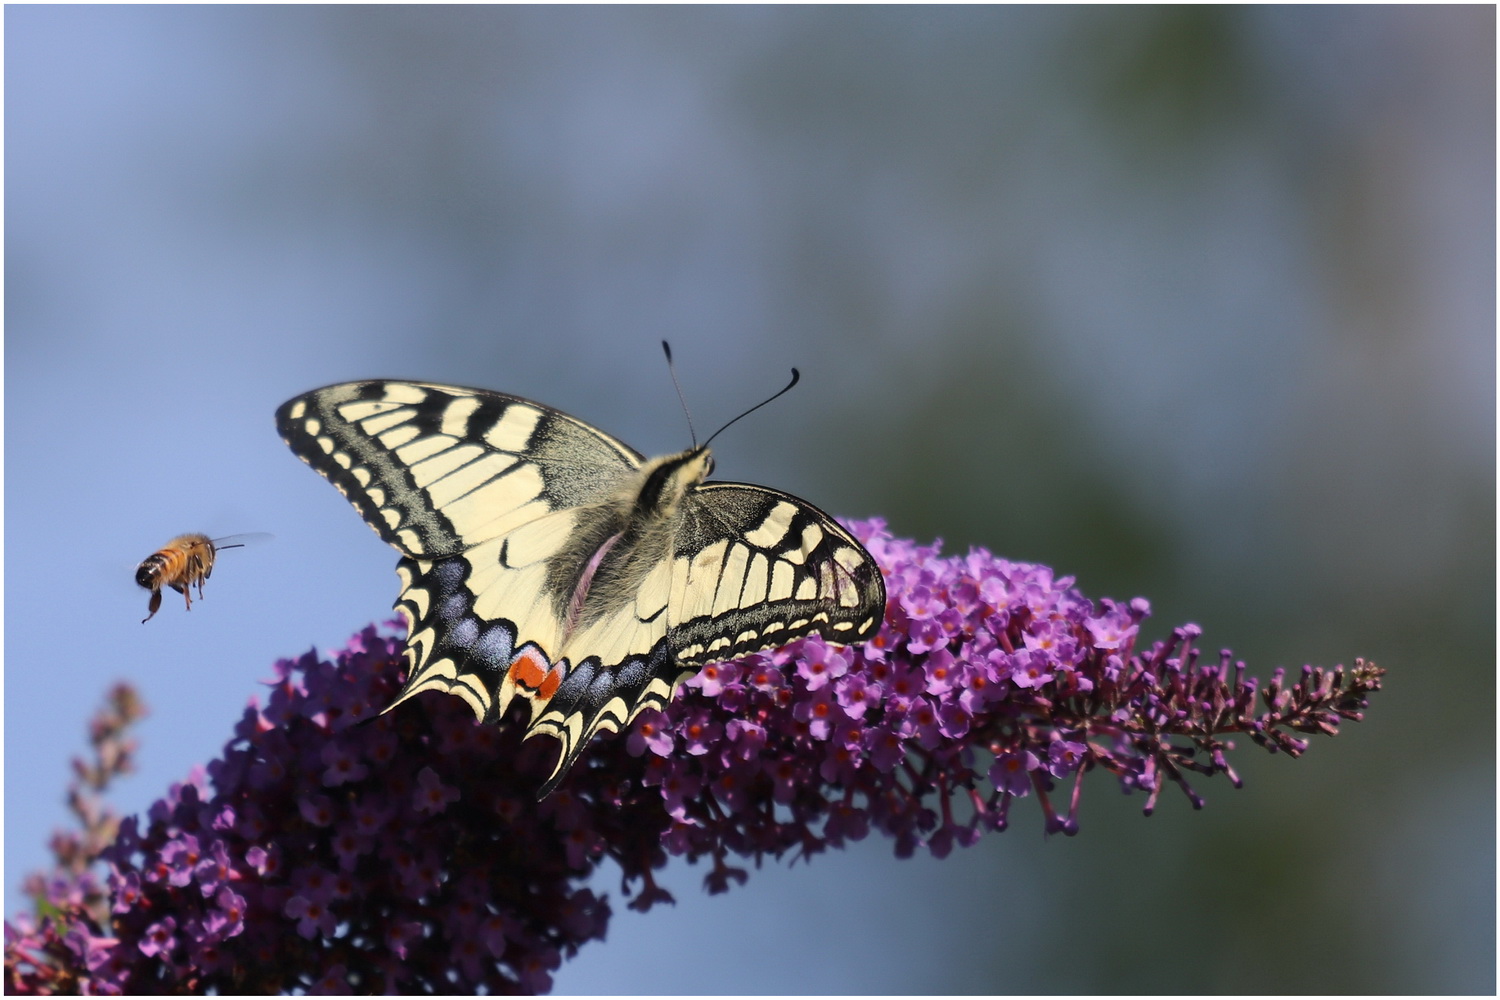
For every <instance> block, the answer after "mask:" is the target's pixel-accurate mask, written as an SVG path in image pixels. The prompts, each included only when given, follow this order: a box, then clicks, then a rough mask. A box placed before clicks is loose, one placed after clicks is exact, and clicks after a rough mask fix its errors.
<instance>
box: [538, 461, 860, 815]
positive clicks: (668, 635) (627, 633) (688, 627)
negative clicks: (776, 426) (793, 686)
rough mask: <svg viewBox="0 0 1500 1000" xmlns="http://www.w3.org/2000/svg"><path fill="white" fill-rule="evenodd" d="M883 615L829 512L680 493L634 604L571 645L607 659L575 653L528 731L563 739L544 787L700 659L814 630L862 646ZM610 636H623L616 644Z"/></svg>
mask: <svg viewBox="0 0 1500 1000" xmlns="http://www.w3.org/2000/svg"><path fill="white" fill-rule="evenodd" d="M884 617H885V582H884V580H883V579H882V578H881V575H880V568H879V567H878V566H877V565H876V563H875V560H874V559H873V558H872V557H871V556H870V554H869V553H868V552H867V551H865V548H864V546H862V545H861V544H860V543H859V542H858V541H857V540H856V539H855V538H854V536H852V535H850V534H849V532H848V531H846V530H845V529H844V528H843V527H842V526H841V525H840V524H839V523H838V522H837V521H835V520H834V519H833V518H831V517H829V516H828V515H827V514H825V513H823V511H821V510H819V509H818V508H816V507H814V506H813V505H812V504H810V503H808V502H807V501H806V500H801V499H799V498H797V497H794V496H792V495H790V494H788V493H782V492H780V491H779V490H773V489H769V488H767V487H764V486H752V485H749V484H745V483H704V484H702V485H700V486H699V487H698V488H697V489H695V490H693V491H691V492H690V493H688V494H687V495H686V496H685V497H684V498H683V500H682V503H681V505H680V506H679V507H678V509H677V512H676V520H675V523H674V525H673V528H672V533H671V547H670V551H669V553H667V554H666V555H665V557H664V558H663V559H662V560H661V562H660V563H659V565H658V566H657V568H656V569H655V570H653V572H652V574H651V575H650V576H648V577H647V579H646V581H645V582H644V583H643V584H642V585H641V586H640V587H639V589H638V590H637V592H636V593H635V595H634V597H633V599H632V600H631V601H630V602H629V603H628V604H627V605H625V606H621V607H620V608H618V609H617V610H616V611H614V612H613V614H611V615H609V616H607V617H606V618H605V619H604V620H602V621H601V622H600V623H599V624H598V625H596V626H595V629H596V631H597V637H594V636H588V635H585V636H583V637H580V639H579V640H578V646H579V648H580V649H598V650H604V651H606V652H605V655H604V657H603V658H602V659H601V658H600V657H599V656H592V657H586V658H582V659H580V660H579V662H578V663H577V664H575V665H574V667H573V668H572V670H571V671H570V672H569V673H568V675H567V677H566V678H564V679H563V680H562V682H561V684H560V685H559V687H558V689H557V693H556V695H555V696H554V697H553V698H552V699H551V700H550V702H548V703H547V704H546V705H545V707H543V708H541V709H540V712H539V714H538V715H537V716H536V717H535V719H534V721H533V723H532V731H533V732H544V733H548V734H549V735H552V736H555V737H557V739H558V740H559V741H561V743H562V745H563V749H562V753H561V755H560V756H559V758H558V764H557V768H556V770H554V772H553V774H552V776H551V777H550V778H549V779H548V781H547V784H546V785H545V786H544V787H543V794H546V792H548V791H550V790H551V788H552V787H553V786H554V785H555V784H556V783H557V781H558V780H560V778H561V777H562V775H564V774H566V773H567V770H568V768H569V767H570V766H571V765H572V763H573V761H574V760H575V759H576V758H577V756H578V755H579V754H580V753H581V752H582V751H583V748H584V747H585V746H586V745H587V744H588V741H589V738H590V737H591V736H593V735H594V733H596V732H597V731H599V730H600V729H606V730H612V731H617V730H619V729H623V728H624V727H625V726H626V725H627V724H628V723H629V722H630V720H631V719H633V718H634V717H635V716H636V715H638V714H640V713H641V712H642V711H644V710H646V709H648V708H658V709H659V708H665V707H666V705H667V704H668V703H669V702H670V701H671V700H672V695H673V694H674V693H675V692H676V690H677V687H678V686H679V685H680V684H681V683H682V682H683V681H684V680H686V679H687V678H689V677H691V676H693V675H694V674H696V673H697V672H698V670H699V668H700V667H702V666H703V665H704V664H706V663H712V662H715V661H719V660H728V659H732V658H734V657H736V656H740V655H742V654H745V653H749V652H754V651H756V650H760V649H767V648H769V647H772V646H782V645H785V644H787V643H789V642H791V641H792V640H794V639H797V638H800V637H802V636H806V635H811V634H812V633H814V632H816V633H818V634H820V635H822V636H823V637H824V638H825V639H827V640H828V641H830V642H836V643H851V642H858V641H860V640H862V639H867V638H869V637H870V636H872V635H874V634H875V633H876V632H877V631H878V630H879V629H880V625H881V622H882V621H883V620H884ZM654 623H661V624H660V625H656V626H655V628H654V629H653V628H651V627H650V626H651V625H652V624H654ZM663 626H664V627H663ZM611 635H617V636H624V637H628V638H627V639H626V640H625V641H624V642H622V643H620V644H618V645H612V644H611V643H610V642H609V641H608V637H609V636H611ZM611 653H613V654H615V655H613V656H612V655H611ZM621 654H623V655H621ZM528 735H531V734H528Z"/></svg>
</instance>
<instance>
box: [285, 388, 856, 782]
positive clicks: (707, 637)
mask: <svg viewBox="0 0 1500 1000" xmlns="http://www.w3.org/2000/svg"><path fill="white" fill-rule="evenodd" d="M276 419H277V427H278V429H279V430H280V431H281V434H282V437H283V438H284V439H285V440H286V441H287V443H288V445H290V447H291V448H292V450H293V451H294V452H295V453H296V454H297V455H298V456H299V457H300V458H302V460H303V461H305V462H307V463H308V464H309V465H311V466H312V467H313V468H314V469H315V470H316V471H318V472H319V473H320V474H321V475H323V476H324V477H325V478H327V479H328V480H329V481H330V482H332V483H333V484H334V485H335V486H336V487H338V489H339V490H340V491H341V492H342V493H343V494H344V495H345V497H347V498H348V499H349V501H350V502H351V503H352V504H353V505H354V507H355V508H356V509H357V510H358V511H359V512H360V514H361V516H363V517H364V519H365V520H366V521H367V522H368V523H369V524H370V526H371V527H372V528H374V529H375V531H376V532H377V533H378V534H379V535H380V536H381V538H383V539H384V540H385V541H386V542H388V543H390V544H391V545H392V546H394V547H395V548H396V549H397V550H398V551H399V552H400V553H401V554H402V557H403V558H402V559H401V561H400V563H399V564H398V566H397V573H398V575H399V576H400V578H401V583H402V589H401V593H400V595H399V597H398V598H397V601H396V609H397V610H398V611H399V612H400V613H401V615H402V616H403V617H404V618H405V619H406V621H407V624H408V635H407V652H408V654H409V655H408V658H409V660H410V671H409V673H408V679H407V683H406V686H405V688H404V689H403V690H402V691H401V693H400V695H398V697H397V698H396V699H395V701H394V702H393V703H392V705H391V706H390V707H392V708H393V707H395V705H397V704H400V703H401V702H402V701H404V700H406V699H407V698H410V697H412V696H414V695H416V694H419V693H422V692H424V691H429V690H439V691H444V692H447V693H450V694H453V695H455V696H457V697H460V698H462V699H463V700H464V701H465V702H466V703H468V705H469V706H470V708H472V709H473V711H474V714H475V716H476V717H477V718H478V719H480V720H482V721H485V722H497V721H499V719H500V718H501V717H503V716H504V715H505V713H506V710H507V708H508V707H509V705H510V704H511V703H512V702H513V701H514V700H515V699H516V698H521V699H523V700H524V701H525V702H526V703H527V704H528V705H529V706H530V711H531V715H530V719H529V723H528V728H527V733H526V735H527V737H530V736H534V735H537V734H538V733H541V734H546V735H550V736H553V737H555V738H557V739H558V740H559V741H560V742H561V744H562V750H561V753H560V754H559V757H558V762H557V766H556V768H555V769H554V771H553V773H552V774H551V776H549V777H548V779H547V781H546V783H545V784H544V786H543V788H542V794H543V795H545V794H546V793H547V792H549V791H550V790H551V789H552V788H553V787H554V786H555V785H556V784H557V782H558V781H560V780H561V778H562V776H563V775H564V774H566V773H567V770H568V768H569V767H570V766H571V765H572V764H573V762H574V761H575V760H576V759H577V757H578V755H579V754H580V753H581V752H582V750H583V748H584V747H585V746H586V745H587V744H588V741H589V738H590V737H591V736H592V735H593V734H594V733H595V732H597V731H599V730H601V729H605V730H620V729H622V728H624V727H625V726H626V725H627V724H628V723H629V722H630V720H631V719H633V718H634V717H635V716H636V715H637V714H639V713H640V712H642V711H644V710H645V709H647V708H664V707H665V706H666V705H667V703H668V702H669V701H670V700H671V698H672V695H673V693H674V692H675V691H676V689H677V687H678V686H679V685H680V684H681V683H682V681H683V680H685V679H686V678H688V677H691V676H692V675H693V674H694V673H696V672H697V670H698V669H699V668H700V667H701V666H702V665H703V664H705V663H709V662H712V661H715V660H724V659H729V658H731V657H733V656H737V655H740V654H743V653H746V652H750V651H754V650H758V649H765V648H768V647H771V646H779V645H784V644H785V643H787V642H790V641H792V640H793V639H795V638H798V637H800V636H804V635H809V634H812V633H815V632H816V633H818V634H820V635H822V636H823V637H824V638H825V639H827V640H829V641H831V642H837V643H848V642H855V641H858V640H861V639H865V638H868V637H869V636H871V635H873V634H874V633H875V631H876V630H878V628H879V627H880V623H881V620H882V617H883V614H884V610H885V589H884V583H883V581H882V580H881V576H880V571H879V569H878V567H877V566H876V564H875V562H874V560H873V559H872V558H871V557H870V555H869V553H868V552H866V551H865V550H864V548H863V546H861V545H860V544H859V542H858V541H856V540H855V539H854V538H853V536H851V535H850V534H849V533H848V532H847V531H846V530H844V529H843V528H842V527H841V526H839V524H838V523H837V522H836V521H834V520H833V519H832V518H831V517H829V516H828V515H827V514H825V513H823V512H822V511H820V510H818V509H817V508H816V507H814V506H813V505H812V504H809V503H807V502H806V501H805V500H800V499H798V498H796V497H794V496H791V495H789V494H786V493H781V492H779V491H777V490H772V489H768V488H766V487H762V486H751V485H747V484H741V483H706V482H703V479H704V478H705V477H706V476H707V474H708V472H709V470H710V469H711V468H712V462H711V460H710V459H709V457H708V449H707V448H706V447H695V448H693V449H690V450H689V451H686V452H682V453H681V454H678V455H669V456H664V457H662V458H657V459H653V460H651V461H649V462H648V461H645V460H644V459H643V458H642V456H640V455H639V454H638V453H637V452H635V451H634V450H632V449H631V448H629V447H627V446H626V445H624V444H623V443H621V442H619V441H617V440H616V439H614V438H612V437H610V436H609V435H607V434H604V433H602V432H600V431H598V430H596V429H594V428H593V427H591V426H589V425H588V424H585V423H583V422H582V421H580V420H577V419H575V418H573V417H570V416H568V415H567V414H564V413H561V412H560V411H557V410H554V409H552V408H550V407H546V406H543V405H541V404H539V403H533V402H531V401H529V400H525V399H521V398H520V397H516V396H509V395H505V394H503V393H497V392H489V391H487V390H482V389H464V388H460V387H456V386H443V385H434V384H429V383H421V382H402V381H369V382H351V383H346V384H343V385H334V386H328V387H326V388H323V389H318V390H315V391H313V392H310V393H307V394H305V395H303V396H299V397H297V398H295V399H293V400H290V401H288V402H287V403H286V404H284V405H283V406H282V407H281V408H280V409H279V410H278V411H277V414H276ZM387 711H389V708H387Z"/></svg>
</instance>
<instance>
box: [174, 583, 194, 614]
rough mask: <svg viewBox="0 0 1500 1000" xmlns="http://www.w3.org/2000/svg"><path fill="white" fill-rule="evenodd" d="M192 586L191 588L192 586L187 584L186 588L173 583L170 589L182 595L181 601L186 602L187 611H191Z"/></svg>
mask: <svg viewBox="0 0 1500 1000" xmlns="http://www.w3.org/2000/svg"><path fill="white" fill-rule="evenodd" d="M192 586H193V585H192V584H187V585H186V586H184V585H183V584H180V583H174V584H172V589H173V590H175V591H177V592H178V593H179V594H181V595H182V599H183V600H184V601H186V602H187V609H188V610H189V611H191V610H193V592H192Z"/></svg>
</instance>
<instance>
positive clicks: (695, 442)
mask: <svg viewBox="0 0 1500 1000" xmlns="http://www.w3.org/2000/svg"><path fill="white" fill-rule="evenodd" d="M661 349H662V351H664V352H665V353H666V355H667V371H668V372H670V373H671V375H672V388H674V389H676V390H677V402H679V403H681V404H682V415H683V416H685V417H687V422H688V435H689V436H691V437H692V439H693V447H694V448H695V449H696V448H697V447H698V434H697V432H696V431H694V430H693V415H692V414H691V413H689V412H688V405H687V397H685V396H683V394H682V383H680V382H678V381H677V366H676V365H674V364H672V345H671V344H669V343H667V342H666V341H665V340H663V341H662V342H661Z"/></svg>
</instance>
